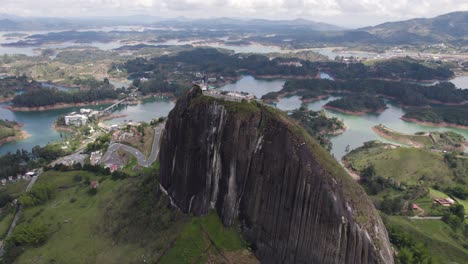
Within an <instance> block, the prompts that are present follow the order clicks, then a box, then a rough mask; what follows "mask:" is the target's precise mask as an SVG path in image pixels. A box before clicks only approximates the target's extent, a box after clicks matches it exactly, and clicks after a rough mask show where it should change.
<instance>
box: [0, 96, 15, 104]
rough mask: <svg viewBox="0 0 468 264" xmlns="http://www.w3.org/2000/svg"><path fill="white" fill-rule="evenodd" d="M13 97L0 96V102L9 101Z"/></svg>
mask: <svg viewBox="0 0 468 264" xmlns="http://www.w3.org/2000/svg"><path fill="white" fill-rule="evenodd" d="M13 98H14V97H7V98H2V99H0V103H6V102H9V101H11V100H13Z"/></svg>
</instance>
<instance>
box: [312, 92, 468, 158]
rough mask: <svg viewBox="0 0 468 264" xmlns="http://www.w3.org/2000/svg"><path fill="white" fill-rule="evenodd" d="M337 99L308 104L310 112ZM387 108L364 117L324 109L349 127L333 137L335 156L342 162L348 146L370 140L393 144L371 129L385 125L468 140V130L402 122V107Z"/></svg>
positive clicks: (360, 144) (402, 129)
mask: <svg viewBox="0 0 468 264" xmlns="http://www.w3.org/2000/svg"><path fill="white" fill-rule="evenodd" d="M336 98H337V97H329V98H327V99H325V100H320V101H316V102H312V103H308V104H307V107H308V109H310V110H314V111H319V110H322V109H323V108H322V107H323V106H324V105H325V104H326V103H328V102H329V101H331V100H334V99H336ZM387 107H388V108H387V109H386V110H385V111H384V112H383V113H381V114H367V115H363V116H353V115H346V114H342V113H338V112H335V111H329V110H326V109H324V111H325V112H326V113H327V114H328V115H329V116H332V117H336V118H338V119H340V120H343V122H344V123H345V125H346V127H347V130H346V131H345V132H344V133H343V134H341V135H338V136H334V137H331V142H332V143H333V148H332V153H333V155H334V156H335V157H336V158H337V159H338V160H341V158H342V157H343V156H344V155H345V154H346V151H345V149H346V146H348V145H349V146H350V149H354V148H357V147H360V146H362V145H363V143H364V142H366V141H369V140H380V141H384V142H391V141H389V140H386V139H384V138H382V137H380V136H379V135H377V134H376V133H375V132H374V131H372V129H371V128H372V127H373V126H375V125H378V124H384V125H385V126H386V127H389V128H391V129H393V130H396V131H399V132H403V133H408V134H413V133H416V132H419V131H453V132H457V133H459V134H462V135H463V136H464V137H465V138H466V139H468V129H459V128H450V127H434V126H425V125H419V124H416V123H412V122H406V121H404V120H401V117H402V116H403V115H404V114H405V112H404V110H403V109H402V108H401V107H399V106H398V105H396V104H392V103H390V102H388V103H387ZM392 143H395V142H392Z"/></svg>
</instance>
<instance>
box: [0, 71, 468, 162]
mask: <svg viewBox="0 0 468 264" xmlns="http://www.w3.org/2000/svg"><path fill="white" fill-rule="evenodd" d="M283 84H284V80H273V81H270V80H257V79H255V78H253V77H252V76H244V77H243V78H241V79H240V80H239V81H237V82H236V83H233V84H227V85H225V86H223V87H221V88H219V89H221V90H225V91H243V92H249V93H251V94H254V95H256V96H257V97H258V98H260V97H261V96H262V95H264V94H266V93H268V92H273V91H279V90H280V89H281V88H282V86H283ZM336 98H337V97H329V98H327V99H324V100H319V101H315V102H311V103H308V104H306V105H307V107H308V108H309V109H311V110H314V111H319V110H322V109H323V106H324V105H325V104H326V103H327V102H329V101H330V100H334V99H336ZM301 104H302V102H301V100H300V98H299V97H298V96H292V97H288V98H282V99H281V100H280V101H279V102H277V104H276V106H277V107H278V108H279V109H282V110H285V111H290V110H294V109H297V108H299V107H300V106H301ZM6 105H7V103H2V104H0V118H2V119H9V120H15V121H17V122H19V123H22V124H25V126H24V130H26V131H27V132H28V133H29V134H31V135H32V136H31V137H30V138H28V139H26V140H22V141H18V142H10V143H7V144H5V145H3V146H1V147H0V154H4V153H6V152H7V151H16V149H19V148H24V149H28V150H30V149H31V148H32V147H33V146H35V145H41V146H43V145H45V144H47V143H48V142H51V141H55V140H59V139H60V133H59V132H56V131H55V130H53V129H52V123H53V122H54V121H55V120H56V118H57V117H58V116H59V115H62V114H66V113H69V112H71V111H76V110H79V108H67V109H59V110H49V111H41V112H11V111H9V110H8V109H5V108H3V106H6ZM174 105H175V104H174V103H173V102H172V101H170V100H168V99H164V98H151V99H146V100H144V101H143V102H142V104H139V105H123V106H120V107H119V108H117V110H116V111H115V112H114V114H117V115H118V114H124V115H127V116H126V117H122V118H118V119H114V120H109V121H106V122H107V123H108V124H118V123H121V122H128V121H134V122H138V121H145V122H148V121H151V120H152V119H153V118H157V117H163V116H167V115H168V113H169V112H170V110H171V109H172V108H173V107H174ZM387 106H388V109H386V110H385V111H384V112H383V113H381V114H367V115H364V116H353V115H345V114H341V113H338V112H334V111H329V110H324V111H326V112H327V114H328V115H330V116H333V117H337V118H339V119H341V120H343V121H344V123H345V125H346V126H347V127H348V129H347V130H346V132H345V133H343V134H341V135H338V136H334V137H331V141H332V143H333V149H332V154H333V155H334V156H335V157H336V158H337V159H338V160H340V159H341V158H342V157H343V155H345V154H346V152H345V149H346V147H347V146H348V145H349V146H350V149H354V148H356V147H359V146H362V144H363V143H364V142H366V141H369V140H374V139H378V140H381V141H384V142H389V141H388V140H385V139H383V138H381V137H380V136H378V135H377V134H375V133H374V132H373V131H372V130H371V128H372V127H373V126H375V125H377V124H384V125H385V126H387V127H389V128H391V129H394V130H397V131H400V132H403V133H415V132H419V131H448V130H450V131H454V132H457V133H460V134H462V135H463V136H465V138H467V139H468V130H467V129H457V128H440V127H433V126H423V125H419V124H416V123H411V122H406V121H403V120H401V119H400V118H401V116H403V115H404V110H403V109H402V108H401V107H399V106H398V105H396V104H392V103H391V102H388V104H387ZM104 107H105V106H99V107H94V108H95V109H102V108H104Z"/></svg>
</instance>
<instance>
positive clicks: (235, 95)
mask: <svg viewBox="0 0 468 264" xmlns="http://www.w3.org/2000/svg"><path fill="white" fill-rule="evenodd" d="M205 94H206V95H208V96H211V97H215V98H221V99H225V100H228V101H237V102H240V101H242V100H247V101H250V100H254V99H255V96H254V95H252V94H249V93H246V92H234V91H220V90H216V89H212V90H208V91H206V92H205Z"/></svg>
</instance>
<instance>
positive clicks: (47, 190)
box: [18, 184, 55, 207]
mask: <svg viewBox="0 0 468 264" xmlns="http://www.w3.org/2000/svg"><path fill="white" fill-rule="evenodd" d="M54 196H55V187H54V186H52V185H48V184H36V185H34V187H33V188H32V189H31V190H30V191H29V192H25V193H23V194H21V195H20V197H19V198H18V201H19V202H20V204H22V205H24V206H26V207H30V206H36V205H40V204H44V203H46V202H47V201H49V200H51V199H53V198H54Z"/></svg>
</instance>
